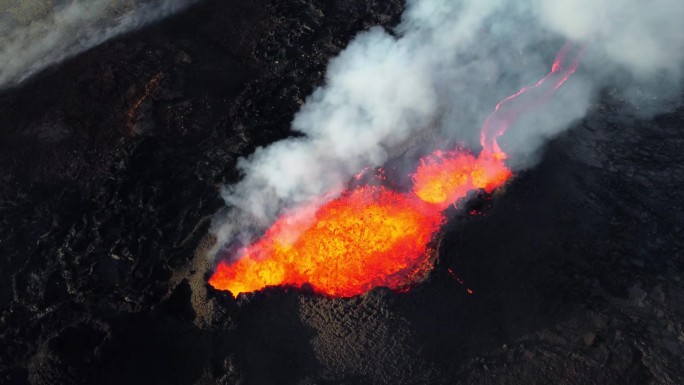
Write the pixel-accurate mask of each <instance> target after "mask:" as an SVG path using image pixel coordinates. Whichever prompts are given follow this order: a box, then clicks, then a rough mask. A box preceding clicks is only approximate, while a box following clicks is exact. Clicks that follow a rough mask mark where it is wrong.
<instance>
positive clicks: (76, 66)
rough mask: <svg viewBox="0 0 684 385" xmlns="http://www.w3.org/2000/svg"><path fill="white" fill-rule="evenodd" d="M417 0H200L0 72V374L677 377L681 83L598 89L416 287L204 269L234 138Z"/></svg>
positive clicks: (241, 144)
mask: <svg viewBox="0 0 684 385" xmlns="http://www.w3.org/2000/svg"><path fill="white" fill-rule="evenodd" d="M402 9H403V3H402V2H401V1H398V0H397V1H383V2H378V1H372V0H353V1H346V2H336V3H330V2H324V1H320V0H299V1H293V0H256V1H238V0H214V1H203V2H200V3H199V4H198V5H196V6H193V7H192V8H190V9H188V10H187V11H184V12H183V13H181V14H179V15H177V16H175V17H173V18H171V19H168V20H166V21H164V22H162V23H160V24H157V25H153V26H150V27H147V28H145V29H143V30H140V31H137V32H134V33H131V34H129V35H127V36H123V37H120V38H118V39H115V40H112V41H109V42H107V43H105V44H103V45H101V46H99V47H97V48H95V49H92V50H90V51H88V52H86V53H84V54H82V55H79V56H78V57H75V58H73V59H71V60H69V61H67V62H65V63H63V64H61V65H59V66H56V67H53V68H50V69H48V70H46V71H44V72H43V73H41V74H40V75H38V76H37V77H34V78H32V79H30V80H28V81H26V82H24V83H23V84H22V85H21V86H19V87H15V88H13V89H8V90H4V91H2V92H1V93H0V116H2V117H3V124H2V125H0V138H1V139H0V182H1V183H0V256H2V258H1V259H0V282H1V283H2V285H0V347H2V348H1V349H0V383H2V384H5V383H6V384H27V383H30V384H110V383H111V384H122V383H125V384H138V383H140V384H460V383H462V384H470V383H473V384H494V383H496V384H521V383H524V384H547V383H556V384H577V383H592V384H593V383H596V384H616V383H620V384H678V383H682V381H683V379H684V364H682V362H683V360H682V355H683V354H684V323H683V322H682V320H684V282H683V281H682V279H683V278H684V274H683V271H684V207H683V203H682V202H684V152H682V151H681V149H682V148H684V133H683V131H682V128H683V127H684V105H683V104H682V103H681V101H677V102H675V103H671V102H667V103H670V104H668V105H667V108H666V110H667V112H665V113H663V114H661V115H659V116H657V117H655V118H652V119H642V118H639V117H638V116H639V114H637V113H636V112H637V111H635V108H636V107H632V106H629V105H627V104H625V103H622V102H621V101H620V100H619V98H617V97H615V96H613V95H614V94H613V93H612V92H611V90H606V92H605V94H604V97H603V99H602V101H601V103H598V104H596V105H595V106H593V107H592V109H591V112H590V114H589V115H588V116H587V118H586V119H584V120H583V121H582V122H579V123H578V124H577V125H576V126H575V127H573V128H572V129H571V130H569V131H568V132H567V133H565V134H563V135H562V136H560V137H558V138H556V139H554V140H553V141H552V142H551V143H550V144H549V145H548V147H547V149H546V151H545V153H544V156H543V157H542V160H541V162H540V164H539V165H538V166H537V167H536V168H534V169H532V170H530V171H527V172H523V173H520V174H518V175H517V176H516V177H515V178H514V180H513V181H512V182H511V183H510V184H509V185H507V186H506V187H505V188H504V189H503V190H502V191H499V192H497V193H496V194H494V196H492V197H484V199H479V200H475V201H474V203H472V205H473V206H472V207H471V208H472V209H476V210H479V211H480V212H481V215H475V216H472V215H465V214H459V213H457V214H456V215H455V217H454V218H453V220H452V221H450V223H449V224H448V225H447V226H446V227H445V229H444V230H443V231H442V233H441V234H440V238H441V242H440V247H439V257H438V258H439V259H438V262H437V267H436V268H435V270H434V271H433V272H432V273H431V275H430V277H429V278H428V279H427V280H426V281H425V282H423V283H421V284H418V285H416V287H414V288H413V289H412V290H410V291H409V292H407V293H395V292H392V291H390V290H388V289H385V288H377V289H375V290H373V291H371V292H370V293H368V294H366V295H364V296H361V297H357V298H349V299H330V298H323V297H320V296H316V295H313V294H311V293H309V292H307V291H306V290H297V289H294V288H289V289H287V288H286V289H283V288H273V289H268V290H265V291H263V292H260V293H255V294H250V295H241V296H239V297H238V298H237V299H234V298H233V297H232V296H231V295H230V294H228V293H223V292H218V291H215V290H213V289H212V288H211V287H210V286H208V284H207V283H206V279H207V277H208V275H209V274H210V273H211V269H212V268H213V262H212V260H211V258H210V256H208V255H207V250H208V248H209V247H211V245H212V243H213V240H212V238H211V236H210V235H208V234H209V231H208V229H209V225H210V222H211V218H212V216H213V215H214V214H215V213H216V212H217V211H218V210H219V209H220V208H221V207H223V202H222V201H221V199H220V197H219V193H218V191H219V189H220V187H221V186H222V185H224V184H226V183H231V182H234V181H235V180H237V178H238V177H239V175H237V172H236V170H235V162H236V160H237V159H238V158H239V157H240V156H244V155H247V154H249V153H251V152H252V151H253V150H254V149H255V148H256V147H257V146H261V145H265V144H268V143H271V142H273V141H275V140H278V139H280V138H284V137H286V136H288V135H289V134H290V133H289V123H290V121H291V119H292V115H293V114H294V113H295V112H296V111H297V109H298V108H299V106H300V105H301V104H302V103H303V100H304V99H305V98H306V96H307V95H308V94H309V93H310V92H311V91H312V90H313V88H314V87H315V86H316V85H319V84H321V82H322V81H323V75H324V71H325V67H326V64H327V62H328V60H329V59H330V58H331V57H332V56H334V55H335V54H336V53H338V52H339V51H340V50H341V49H342V48H344V47H345V46H346V44H347V42H348V41H349V40H350V39H351V38H352V37H353V36H354V35H355V33H356V32H358V31H361V30H364V29H367V28H369V27H371V26H374V25H383V26H386V27H390V26H392V25H394V24H396V23H397V21H398V18H399V16H400V14H401V11H402ZM652 102H653V103H666V101H663V100H658V99H657V98H655V99H653V100H652ZM468 211H469V210H468ZM449 268H452V269H453V270H454V271H456V272H458V275H459V276H460V277H461V278H462V280H463V284H461V283H459V282H458V281H457V280H455V279H454V278H453V277H452V276H451V275H450V274H449V273H448V269H449ZM466 288H471V289H472V290H473V294H469V293H468V292H467V290H466Z"/></svg>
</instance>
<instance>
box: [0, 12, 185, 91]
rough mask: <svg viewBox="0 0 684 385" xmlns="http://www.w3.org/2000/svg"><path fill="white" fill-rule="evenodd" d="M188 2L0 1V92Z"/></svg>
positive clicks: (167, 13)
mask: <svg viewBox="0 0 684 385" xmlns="http://www.w3.org/2000/svg"><path fill="white" fill-rule="evenodd" d="M194 1H195V0H163V1H154V2H153V1H148V0H137V1H134V0H123V1H111V0H73V1H66V0H55V1H43V0H34V1H20V2H19V1H17V2H12V1H10V2H2V1H0V63H2V64H1V65H0V88H5V87H8V86H12V85H15V84H17V83H19V82H21V81H22V80H24V79H26V78H28V77H29V76H31V75H33V74H35V73H36V72H38V71H40V70H42V69H44V68H45V67H47V66H49V65H51V64H54V63H58V62H60V61H62V60H64V59H66V58H68V57H70V56H73V55H76V54H78V53H80V52H82V51H85V50H87V49H89V48H92V47H94V46H96V45H98V44H100V43H102V42H104V41H106V40H108V39H110V38H112V37H114V36H117V35H120V34H122V33H126V32H129V31H131V30H134V29H136V28H139V27H141V26H143V25H145V24H147V23H149V22H152V21H155V20H158V19H160V18H162V17H165V16H168V15H170V14H172V13H174V12H176V11H178V10H180V9H182V8H184V7H187V6H188V5H189V4H192V3H193V2H194ZM13 3H14V4H13Z"/></svg>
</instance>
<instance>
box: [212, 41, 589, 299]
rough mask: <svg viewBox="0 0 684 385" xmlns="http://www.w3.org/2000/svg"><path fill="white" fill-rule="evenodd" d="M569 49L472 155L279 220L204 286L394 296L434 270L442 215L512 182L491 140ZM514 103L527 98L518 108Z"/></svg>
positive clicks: (448, 156)
mask: <svg viewBox="0 0 684 385" xmlns="http://www.w3.org/2000/svg"><path fill="white" fill-rule="evenodd" d="M568 50H569V48H568V47H564V48H563V49H562V50H561V51H560V52H559V53H558V55H557V57H556V60H555V61H554V64H553V66H552V69H551V72H550V73H549V74H548V75H547V76H545V77H544V78H542V79H541V80H540V81H539V82H538V83H537V84H535V85H534V86H531V87H527V88H523V89H521V90H520V91H519V92H517V93H516V94H514V95H512V96H510V97H508V98H506V99H504V100H503V101H501V102H500V103H499V104H498V105H497V106H496V109H495V111H494V112H493V113H492V114H491V115H490V116H489V117H488V118H487V120H486V121H485V124H484V126H483V127H482V146H483V150H482V151H481V152H480V154H479V155H478V156H474V155H472V154H471V153H469V152H467V151H461V150H455V151H450V152H441V151H435V152H434V153H432V154H431V155H428V156H427V157H425V158H423V159H422V160H421V163H420V164H419V166H418V167H417V169H416V171H415V173H413V174H412V175H411V176H412V179H413V182H414V189H413V191H411V192H407V193H400V192H395V191H392V190H388V189H386V188H384V187H373V186H361V187H357V188H355V189H353V190H351V191H347V192H345V193H344V194H342V196H341V197H339V198H337V199H334V200H331V201H329V202H327V203H326V204H324V205H323V206H321V207H320V208H318V209H315V208H314V209H312V208H311V207H304V208H300V209H298V211H294V212H290V213H287V214H285V215H283V216H282V217H281V218H280V219H278V220H277V221H276V222H275V223H274V224H273V225H272V226H271V228H269V229H268V230H267V231H266V232H265V234H264V235H263V236H262V237H261V238H260V239H259V240H257V241H256V242H255V243H253V244H251V245H249V246H247V247H246V248H245V249H244V250H242V252H241V253H240V255H239V256H238V257H237V258H235V256H231V257H233V258H234V259H235V260H234V261H228V260H224V261H221V262H220V263H219V264H218V266H217V267H216V271H215V273H214V274H213V275H212V277H211V278H210V279H209V283H210V284H211V285H212V286H214V287H215V288H216V289H220V290H229V291H230V292H231V293H233V294H234V295H237V294H239V293H247V292H253V291H257V290H260V289H263V288H265V287H268V286H281V285H291V286H297V287H299V286H301V285H304V284H309V285H311V287H312V288H313V290H314V291H315V292H317V293H321V294H326V295H330V296H335V297H349V296H354V295H359V294H362V293H365V292H367V291H368V290H370V289H372V288H373V287H376V286H386V287H389V288H391V289H400V288H402V287H406V286H407V285H409V284H411V283H413V282H416V281H418V280H420V279H422V278H423V277H425V276H426V274H427V273H428V272H429V271H430V269H431V268H432V266H433V259H432V256H431V255H430V253H429V252H428V251H427V250H426V249H427V247H428V245H429V243H430V240H431V238H432V235H433V234H434V233H435V232H436V231H437V230H438V229H439V227H440V225H441V224H442V223H443V222H444V220H445V217H444V215H443V211H444V209H445V208H447V207H448V206H449V205H451V204H454V203H455V202H456V201H457V200H458V199H460V198H463V197H465V196H466V195H467V194H468V192H469V191H471V190H473V189H480V188H481V189H485V190H486V191H488V192H491V191H493V190H494V189H496V188H497V187H499V186H501V185H502V184H504V183H505V182H506V181H507V180H508V179H509V178H510V177H511V175H512V174H511V171H510V170H509V169H508V168H507V167H506V165H505V163H504V161H505V159H506V154H505V153H504V152H503V151H502V150H501V148H500V147H499V145H498V143H497V138H498V137H499V136H501V135H502V134H503V133H504V132H505V131H506V129H507V128H508V127H509V126H510V125H511V124H512V123H513V122H514V121H515V120H516V119H517V118H518V116H519V115H520V114H522V113H523V112H525V111H526V110H527V109H529V108H530V107H531V106H534V105H536V104H540V103H542V102H544V101H545V100H546V99H548V98H549V97H550V96H551V95H552V94H553V92H554V91H555V90H556V89H558V88H559V87H560V86H561V85H562V84H563V83H564V82H565V81H566V80H567V79H568V78H569V77H570V76H571V75H572V74H573V73H574V72H575V70H576V69H577V66H578V57H575V59H574V61H573V62H571V64H570V66H569V67H568V68H564V66H563V63H564V61H565V57H566V55H567V53H568ZM578 56H579V54H578ZM523 94H526V95H528V96H529V97H528V98H527V99H526V100H525V103H520V102H519V100H518V97H519V96H520V95H523ZM362 174H363V171H362V172H361V173H359V174H358V175H357V176H356V177H355V179H357V180H359V179H361V176H362ZM452 274H453V273H452ZM469 292H472V291H470V290H469Z"/></svg>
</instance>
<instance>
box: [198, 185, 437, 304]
mask: <svg viewBox="0 0 684 385" xmlns="http://www.w3.org/2000/svg"><path fill="white" fill-rule="evenodd" d="M441 221H442V215H441V213H440V212H439V211H438V210H435V209H434V208H432V207H429V205H424V204H422V203H421V202H420V201H419V200H416V199H413V198H412V197H411V196H409V195H407V194H400V193H397V192H394V191H391V190H387V189H384V188H381V187H370V186H366V187H361V188H358V189H356V190H353V191H351V192H349V193H347V194H345V195H343V196H342V197H340V198H337V199H335V200H332V201H330V202H328V203H327V204H325V205H323V206H322V207H321V208H320V209H319V210H318V211H317V212H316V213H315V216H314V217H313V218H303V219H295V220H292V219H291V218H290V217H288V216H284V217H282V218H281V219H280V220H278V221H277V222H276V223H275V224H274V225H273V226H272V227H271V228H270V229H269V230H268V231H267V233H266V234H265V235H264V236H263V237H262V238H261V239H260V240H259V241H257V242H256V243H254V244H253V245H251V246H249V247H248V248H247V250H246V251H245V253H244V255H243V256H242V257H241V258H240V259H238V260H237V261H236V262H235V263H233V264H228V263H225V262H223V263H221V264H219V266H218V268H217V270H216V274H214V276H212V277H211V280H210V281H209V282H210V283H211V284H212V285H213V286H214V287H217V288H221V289H226V290H229V291H231V292H232V293H235V294H237V293H243V292H250V291H255V290H259V289H261V288H263V287H265V286H272V285H283V284H287V285H296V286H300V285H302V284H304V283H309V284H310V285H311V286H312V287H313V288H314V290H316V291H318V292H321V293H324V294H328V295H332V296H352V295H356V294H359V293H363V292H365V291H368V290H370V289H371V288H373V287H375V286H381V285H382V286H389V287H393V288H398V287H400V286H402V285H405V284H406V283H407V282H411V281H412V280H413V279H415V277H416V276H423V275H424V274H425V273H426V272H427V271H428V270H429V268H430V263H429V260H428V259H429V257H428V256H427V255H426V253H425V247H426V245H427V244H428V242H429V241H430V237H431V236H432V234H433V233H434V232H435V231H436V230H437V229H438V228H439V226H440V224H441ZM293 233H294V234H295V236H293ZM417 256H422V257H421V258H416V257H417Z"/></svg>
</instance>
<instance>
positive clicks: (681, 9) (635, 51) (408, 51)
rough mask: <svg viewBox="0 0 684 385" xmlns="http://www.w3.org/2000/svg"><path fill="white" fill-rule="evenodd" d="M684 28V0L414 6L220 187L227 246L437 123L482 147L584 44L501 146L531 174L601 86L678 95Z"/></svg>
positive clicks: (354, 48) (337, 70) (343, 59)
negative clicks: (558, 62) (499, 122)
mask: <svg viewBox="0 0 684 385" xmlns="http://www.w3.org/2000/svg"><path fill="white" fill-rule="evenodd" d="M681 20H684V3H683V2H682V1H681V0H656V1H652V2H642V1H640V0H623V1H620V2H617V3H616V2H614V1H612V0H579V1H577V0H559V1H546V0H525V1H509V2H502V1H499V0H479V1H455V0H409V1H408V3H407V8H406V11H405V13H404V15H403V19H402V22H401V24H400V25H399V26H398V27H397V28H396V30H395V31H393V32H392V33H389V32H387V31H385V30H383V29H380V28H375V29H371V30H369V31H367V32H364V33H361V34H359V35H358V36H357V37H356V38H355V39H354V40H353V41H352V42H351V43H350V44H349V46H348V47H347V48H346V49H345V50H344V51H343V52H342V53H341V54H340V55H339V56H338V57H336V58H335V59H333V60H332V61H331V62H330V64H329V67H328V71H327V75H326V81H325V86H323V87H321V88H319V89H317V90H316V91H315V92H314V93H313V94H312V95H311V96H310V97H309V98H308V99H307V101H306V103H305V104H304V105H303V107H302V108H301V110H300V111H299V112H298V113H297V114H296V116H295V118H294V121H293V123H292V130H293V131H296V132H299V133H302V134H304V135H303V136H300V137H297V138H292V139H287V140H283V141H280V142H277V143H274V144H272V145H270V146H268V147H265V148H259V149H258V150H257V151H256V152H255V153H254V154H252V155H251V156H249V157H248V158H246V159H241V160H240V161H239V163H238V168H239V169H240V171H241V172H242V173H243V175H244V177H243V179H242V181H241V182H239V183H237V184H236V185H233V186H229V187H227V188H226V189H225V190H224V192H223V197H224V199H225V201H226V202H227V204H228V206H229V210H228V211H229V213H228V215H227V217H224V218H222V219H220V220H219V221H218V222H219V223H217V224H216V227H215V233H216V234H217V236H218V240H219V242H218V243H219V246H220V245H225V244H226V243H227V242H230V241H233V240H235V239H240V238H241V237H243V236H244V237H245V238H246V239H247V240H249V238H250V236H252V235H253V231H254V229H255V228H256V229H263V228H264V227H266V226H268V225H270V224H271V223H272V222H273V221H274V220H275V218H276V217H277V216H278V215H279V214H280V213H281V212H282V210H283V209H285V208H289V207H293V206H296V205H299V204H301V203H303V202H308V201H311V200H312V199H316V198H317V197H321V196H324V195H325V196H327V197H330V198H332V197H334V196H335V194H338V193H339V192H340V191H341V190H342V189H343V188H344V186H345V183H346V182H347V181H348V180H349V179H350V177H351V176H352V175H354V174H355V173H357V172H358V171H359V170H361V169H362V168H364V167H366V166H379V165H381V164H383V163H384V162H385V161H386V160H387V159H388V156H389V155H388V154H390V153H391V151H392V150H393V149H394V148H396V147H397V146H401V145H402V144H404V143H405V142H407V141H409V140H410V139H411V138H412V137H413V136H415V135H416V134H417V133H418V132H420V131H422V130H425V129H426V128H430V127H432V128H434V127H437V130H438V136H439V137H440V138H441V141H442V142H449V143H464V144H466V145H468V146H471V147H472V148H474V149H476V150H478V149H479V145H478V141H479V130H480V127H481V125H482V123H483V120H484V118H485V117H486V116H487V115H488V114H489V113H490V112H491V111H492V109H493V107H494V106H495V105H496V102H497V101H498V100H501V99H502V98H503V97H505V96H506V95H509V94H511V93H513V92H515V91H516V90H518V89H520V88H521V87H522V86H525V85H529V84H533V83H534V82H535V81H536V80H537V79H538V78H540V77H541V76H543V74H545V73H546V72H548V67H549V65H550V63H551V62H552V60H553V54H554V53H555V52H556V51H557V49H558V48H560V47H561V46H562V45H563V43H564V42H565V41H570V42H572V43H573V44H574V46H575V47H585V48H584V49H585V53H584V55H583V58H582V70H581V71H578V73H577V74H576V75H574V77H573V78H572V80H571V81H569V82H568V83H567V84H566V85H564V86H563V88H561V89H560V90H559V91H558V92H557V94H556V95H555V96H554V98H553V100H552V101H551V102H549V103H548V104H546V105H544V107H543V108H538V109H535V110H534V113H532V114H528V115H529V116H522V117H521V119H520V120H519V121H518V122H517V123H516V124H515V125H513V126H512V127H510V129H509V130H508V131H507V134H506V135H504V137H502V138H501V141H500V142H501V144H502V146H504V147H505V151H506V152H507V153H508V154H509V159H508V163H509V165H510V166H511V167H513V169H522V168H525V167H530V166H531V165H533V164H534V161H535V155H536V154H537V153H538V150H539V149H540V148H541V147H542V145H543V144H544V143H545V142H546V141H547V140H548V139H549V138H551V137H553V136H554V135H557V134H558V133H560V132H561V131H562V130H564V129H566V128H567V127H569V126H570V124H572V123H573V122H574V121H576V120H578V119H580V118H582V117H583V116H584V114H585V112H586V111H587V109H588V107H589V106H590V105H591V103H592V101H594V98H595V97H596V95H597V93H598V91H600V90H601V89H604V88H605V87H610V86H613V85H617V83H616V82H618V81H620V84H621V85H622V87H621V88H622V89H623V90H624V91H625V94H624V95H623V97H625V98H627V99H628V100H630V99H631V100H636V99H634V98H633V96H635V95H637V94H644V93H645V92H650V95H654V94H655V95H658V94H659V93H661V92H663V90H664V88H659V87H660V86H659V85H660V84H661V83H662V82H661V81H660V80H661V79H667V83H668V84H670V85H673V87H671V88H670V89H669V90H668V91H672V90H674V89H675V88H676V89H678V87H679V85H680V84H681V75H682V71H681V70H682V63H684V24H682V23H681ZM625 79H627V83H625ZM625 84H627V86H624V85H625ZM637 91H638V92H637Z"/></svg>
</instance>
